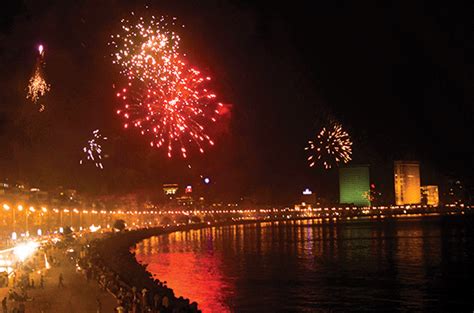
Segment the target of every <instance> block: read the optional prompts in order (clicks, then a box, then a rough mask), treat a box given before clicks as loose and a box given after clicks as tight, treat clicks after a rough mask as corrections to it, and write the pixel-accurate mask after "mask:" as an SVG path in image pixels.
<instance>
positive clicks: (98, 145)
mask: <svg viewBox="0 0 474 313" xmlns="http://www.w3.org/2000/svg"><path fill="white" fill-rule="evenodd" d="M104 140H107V137H104V136H102V134H101V133H100V130H98V129H96V130H94V131H93V132H92V138H91V139H90V140H88V141H87V145H86V146H85V147H84V148H82V151H83V152H84V154H85V160H86V161H91V162H94V164H95V166H96V167H98V168H100V169H104V165H103V164H102V151H103V150H102V144H103V143H102V142H103V141H104ZM79 164H84V160H82V159H81V160H80V161H79Z"/></svg>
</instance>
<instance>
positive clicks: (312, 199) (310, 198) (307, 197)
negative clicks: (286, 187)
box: [301, 188, 316, 205]
mask: <svg viewBox="0 0 474 313" xmlns="http://www.w3.org/2000/svg"><path fill="white" fill-rule="evenodd" d="M301 203H306V204H310V205H315V204H316V195H315V194H314V193H313V192H312V191H311V190H309V189H308V188H306V189H305V190H303V193H302V195H301Z"/></svg>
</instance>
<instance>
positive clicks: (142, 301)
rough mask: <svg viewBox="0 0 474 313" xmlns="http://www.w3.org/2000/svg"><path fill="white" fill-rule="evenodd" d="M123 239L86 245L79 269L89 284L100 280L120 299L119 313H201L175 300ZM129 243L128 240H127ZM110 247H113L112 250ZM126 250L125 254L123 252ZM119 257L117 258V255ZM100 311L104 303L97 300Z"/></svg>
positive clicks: (183, 301)
mask: <svg viewBox="0 0 474 313" xmlns="http://www.w3.org/2000/svg"><path fill="white" fill-rule="evenodd" d="M123 238H124V237H123V236H114V237H112V238H108V239H98V240H94V241H91V242H89V243H88V244H87V245H84V246H83V249H84V253H81V255H82V257H79V258H78V260H77V266H78V268H80V269H81V271H82V272H83V273H84V275H85V277H86V279H87V280H88V281H90V280H95V281H97V282H98V283H99V284H100V286H101V288H102V289H103V290H106V291H108V292H110V293H111V294H112V295H113V296H114V297H115V298H116V299H117V307H116V312H117V313H198V312H200V310H198V308H197V303H196V302H192V303H190V301H189V300H188V299H184V298H182V297H179V298H177V297H175V295H174V293H173V290H172V289H171V288H168V287H167V286H166V283H164V282H161V281H160V280H159V279H154V278H153V277H152V276H151V274H149V273H148V272H146V270H145V268H144V267H143V266H141V265H140V264H138V263H137V262H136V261H135V259H134V256H133V253H130V252H129V246H127V244H125V245H124V243H123V242H120V241H121V240H122V239H123ZM127 239H128V240H127V242H128V243H129V240H130V239H129V238H127ZM110 246H114V249H112V250H113V251H111V249H109V248H110ZM124 248H126V250H125V251H124V250H123V249H124ZM117 254H118V255H117ZM97 307H98V310H97V311H98V312H100V309H101V303H100V301H99V299H97Z"/></svg>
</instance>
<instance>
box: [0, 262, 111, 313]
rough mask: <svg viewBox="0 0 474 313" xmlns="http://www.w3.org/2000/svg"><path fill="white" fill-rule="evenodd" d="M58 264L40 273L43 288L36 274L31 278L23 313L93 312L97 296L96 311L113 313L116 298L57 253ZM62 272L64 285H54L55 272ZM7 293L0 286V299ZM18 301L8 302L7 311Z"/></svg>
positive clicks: (94, 312)
mask: <svg viewBox="0 0 474 313" xmlns="http://www.w3.org/2000/svg"><path fill="white" fill-rule="evenodd" d="M57 256H58V258H59V260H60V265H59V266H53V267H52V268H51V269H49V270H48V271H47V273H46V274H45V276H44V288H43V289H41V288H39V287H40V286H39V282H40V278H39V274H35V275H34V276H32V278H33V279H34V281H35V288H34V289H28V296H29V297H30V298H33V300H32V301H26V302H25V307H26V310H25V312H26V313H53V312H54V313H61V312H64V313H89V312H90V313H96V312H98V310H97V309H98V305H97V298H98V299H99V300H100V302H101V305H102V310H101V311H100V312H104V313H105V312H114V308H115V307H116V305H117V304H116V303H117V301H116V300H115V298H114V297H113V296H112V295H111V294H110V293H108V292H107V291H102V290H101V289H100V288H99V284H98V283H97V282H96V281H94V280H91V281H89V282H87V280H86V278H85V275H83V274H81V273H77V272H76V268H75V266H74V265H73V264H71V262H69V261H68V260H66V258H65V257H64V256H62V255H61V256H60V255H59V253H58V255H57ZM60 273H62V275H63V278H64V280H63V284H64V287H58V283H59V274H60ZM7 294H8V288H0V297H1V298H0V301H1V300H2V299H3V297H4V296H6V295H7ZM14 306H18V303H15V302H13V301H8V312H10V311H11V310H12V308H13V307H14ZM0 312H1V308H0Z"/></svg>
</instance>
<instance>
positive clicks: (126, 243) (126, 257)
mask: <svg viewBox="0 0 474 313" xmlns="http://www.w3.org/2000/svg"><path fill="white" fill-rule="evenodd" d="M468 215H470V214H468ZM436 216H438V217H439V215H436ZM445 216H450V215H445ZM451 216H453V215H451ZM456 216H461V214H459V215H458V214H456ZM419 217H427V218H430V217H435V216H433V215H431V214H427V215H422V216H420V215H414V216H406V217H405V218H402V219H401V220H413V219H416V218H419ZM314 219H317V218H313V217H311V218H309V217H306V218H299V219H274V220H241V221H223V222H214V223H211V224H208V223H198V224H184V225H176V226H167V227H163V226H162V227H153V228H145V229H138V230H129V231H124V232H120V233H114V234H108V235H106V237H102V238H101V239H98V240H97V241H96V242H95V244H94V246H93V248H91V252H93V253H96V254H97V255H99V256H100V258H101V259H102V262H103V264H104V265H105V266H106V267H107V268H109V269H110V270H111V271H112V272H114V273H117V274H118V276H119V277H120V280H121V282H122V285H123V287H124V288H126V289H129V290H131V289H132V288H133V287H135V288H136V290H139V291H140V290H142V289H143V288H145V289H146V290H147V292H148V294H149V295H153V294H158V295H159V296H160V299H162V298H163V297H164V296H166V297H167V298H168V299H169V307H170V309H173V308H179V309H182V310H183V312H200V310H199V309H198V303H196V302H192V300H190V299H186V298H183V297H182V296H179V295H175V294H174V291H173V289H172V288H171V287H172V286H170V287H168V286H166V285H164V284H163V283H162V282H161V281H160V280H159V278H155V277H153V275H152V274H151V273H150V272H148V271H147V269H146V267H147V264H141V263H139V262H138V261H137V260H136V258H135V252H134V251H133V248H134V247H135V246H136V244H138V243H139V242H140V241H142V240H144V239H147V238H150V237H153V236H161V235H166V234H170V233H173V232H176V231H189V230H197V229H203V228H208V227H222V226H230V225H243V224H257V223H265V222H288V221H300V220H314ZM390 220H392V218H379V219H377V221H374V219H373V218H364V219H362V218H357V219H350V220H342V219H341V220H338V221H333V220H332V219H328V220H327V222H325V223H322V224H326V223H327V224H338V223H346V222H368V223H373V222H383V221H390ZM397 220H398V218H397ZM148 301H150V302H151V301H152V300H150V299H149V300H148Z"/></svg>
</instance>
